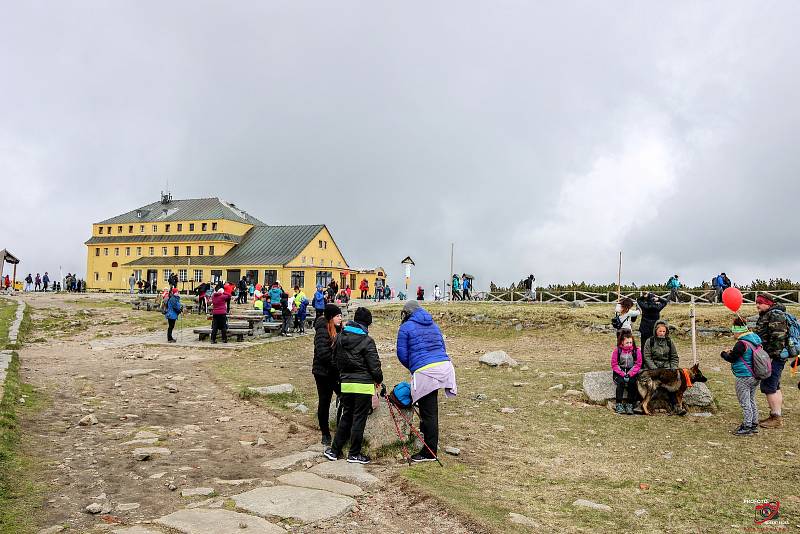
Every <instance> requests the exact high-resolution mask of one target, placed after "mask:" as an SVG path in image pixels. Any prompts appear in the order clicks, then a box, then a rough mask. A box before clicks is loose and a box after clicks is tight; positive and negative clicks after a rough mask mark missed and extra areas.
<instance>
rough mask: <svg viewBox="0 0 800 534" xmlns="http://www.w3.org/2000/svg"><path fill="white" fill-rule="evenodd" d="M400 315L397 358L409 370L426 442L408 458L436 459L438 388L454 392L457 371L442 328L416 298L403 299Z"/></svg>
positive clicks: (437, 443)
mask: <svg viewBox="0 0 800 534" xmlns="http://www.w3.org/2000/svg"><path fill="white" fill-rule="evenodd" d="M401 317H402V324H401V325H400V331H399V332H398V333H397V359H398V360H400V363H401V364H403V367H405V368H406V369H408V370H409V371H410V372H411V400H412V403H414V404H416V405H417V406H418V407H419V417H420V424H419V428H420V431H421V432H422V435H423V436H424V438H425V445H427V446H428V447H427V448H426V447H425V446H423V447H422V450H420V451H419V452H418V453H417V454H415V455H414V456H412V457H411V460H412V461H414V462H430V461H434V460H435V459H436V454H437V450H438V445H439V390H440V389H444V390H445V395H446V396H448V397H453V396H455V395H456V393H457V387H456V373H455V370H454V369H453V364H452V362H451V361H450V357H449V356H448V355H447V351H446V350H445V346H444V337H443V336H442V332H441V330H439V327H438V326H437V325H436V323H434V322H433V317H431V314H430V313H428V312H427V311H425V309H424V308H423V307H422V306H420V304H419V301H416V300H410V301H408V302H406V304H405V305H404V306H403V311H402V313H401ZM428 448H430V451H428Z"/></svg>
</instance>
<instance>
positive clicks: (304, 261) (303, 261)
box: [300, 256, 306, 265]
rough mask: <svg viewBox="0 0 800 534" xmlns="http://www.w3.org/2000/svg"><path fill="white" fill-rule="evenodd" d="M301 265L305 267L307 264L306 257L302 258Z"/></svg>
mask: <svg viewBox="0 0 800 534" xmlns="http://www.w3.org/2000/svg"><path fill="white" fill-rule="evenodd" d="M300 263H302V264H303V265H305V264H306V257H305V256H303V257H302V258H300Z"/></svg>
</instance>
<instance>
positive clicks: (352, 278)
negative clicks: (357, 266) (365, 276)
mask: <svg viewBox="0 0 800 534" xmlns="http://www.w3.org/2000/svg"><path fill="white" fill-rule="evenodd" d="M356 287H358V286H356V275H354V274H352V273H351V274H350V289H355V288H356Z"/></svg>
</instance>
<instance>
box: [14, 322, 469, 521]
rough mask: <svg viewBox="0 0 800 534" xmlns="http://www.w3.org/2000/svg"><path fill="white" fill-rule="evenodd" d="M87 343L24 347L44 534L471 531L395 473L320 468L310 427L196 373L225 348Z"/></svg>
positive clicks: (388, 467)
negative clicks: (34, 393) (37, 398)
mask: <svg viewBox="0 0 800 534" xmlns="http://www.w3.org/2000/svg"><path fill="white" fill-rule="evenodd" d="M89 339H90V337H87V336H83V337H82V338H75V339H67V340H61V341H58V342H50V343H37V344H33V345H29V346H26V347H25V348H23V349H22V350H21V351H20V357H21V362H22V372H23V375H24V377H25V378H26V380H27V381H28V382H30V383H32V384H33V385H34V386H35V387H36V388H37V389H38V391H40V392H41V393H42V394H43V395H44V396H45V397H46V398H47V400H48V402H46V408H45V409H43V410H42V411H40V412H38V413H37V414H36V415H34V416H33V418H32V419H29V420H26V421H25V422H24V429H23V430H24V433H25V435H26V444H27V447H28V448H29V452H31V454H32V455H33V456H34V457H36V458H39V459H40V460H41V474H42V475H41V476H42V481H43V483H44V484H45V486H46V498H45V500H46V502H45V504H44V507H43V509H42V511H41V517H40V518H38V523H39V524H40V525H41V526H42V527H44V529H43V530H42V531H41V532H46V533H53V532H60V531H61V529H63V528H64V527H69V528H68V530H67V531H68V532H109V531H110V532H114V533H118V532H125V533H129V534H148V533H149V534H152V533H161V534H166V533H168V532H183V533H187V534H200V533H203V534H205V533H209V534H210V533H214V534H225V533H229V532H230V533H241V532H242V531H243V530H245V529H246V531H247V532H258V533H261V532H264V533H272V532H286V531H287V530H289V531H292V532H346V531H365V530H373V529H381V530H388V531H391V532H407V533H411V532H423V533H435V532H448V533H462V532H463V533H466V532H476V531H477V530H476V529H475V528H474V527H471V526H468V525H466V524H464V523H462V521H460V520H459V519H458V518H456V517H453V516H452V515H450V514H449V513H448V512H447V511H446V510H445V509H443V508H442V507H440V506H439V505H438V504H436V503H435V502H433V501H431V500H426V499H422V498H420V497H418V496H416V495H413V494H408V493H404V491H403V490H400V489H398V487H399V486H398V483H397V482H395V480H396V479H395V477H396V469H398V467H397V466H396V465H394V464H389V463H387V464H383V465H374V466H369V467H368V468H364V466H360V465H353V464H348V463H346V462H345V461H343V460H340V461H337V462H328V461H327V460H325V459H324V458H323V457H322V456H321V451H322V448H321V446H320V445H319V444H318V436H317V433H316V432H315V431H313V430H312V429H309V428H305V427H303V426H300V425H295V424H293V423H290V422H289V421H287V420H285V419H283V418H282V417H281V416H280V415H276V414H273V413H271V412H269V411H267V410H265V409H264V408H262V407H260V406H257V405H255V404H252V403H250V402H248V401H243V400H240V399H238V397H236V395H235V393H234V392H233V391H231V390H230V389H229V388H227V387H225V386H222V385H219V384H218V383H217V382H216V381H215V379H214V377H213V376H210V375H209V373H208V372H207V371H206V370H204V368H203V367H202V365H201V364H202V363H203V362H204V361H205V360H207V359H210V358H221V357H227V355H228V353H227V352H224V353H221V352H219V351H210V350H199V349H196V348H193V347H180V346H174V345H172V346H151V345H141V344H134V345H130V344H116V345H113V346H112V345H109V346H105V347H103V350H92V346H91V345H90V341H89ZM133 341H136V342H137V343H140V342H141V340H131V342H133ZM265 350H268V349H265ZM267 384H269V380H268V378H265V384H264V385H267Z"/></svg>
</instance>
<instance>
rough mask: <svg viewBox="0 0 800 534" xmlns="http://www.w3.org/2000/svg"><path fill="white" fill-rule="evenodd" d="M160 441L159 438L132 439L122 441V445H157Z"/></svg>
mask: <svg viewBox="0 0 800 534" xmlns="http://www.w3.org/2000/svg"><path fill="white" fill-rule="evenodd" d="M157 441H158V438H150V439H132V440H130V441H126V442H124V443H120V445H122V446H124V447H126V446H130V445H155V444H156V442H157Z"/></svg>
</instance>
